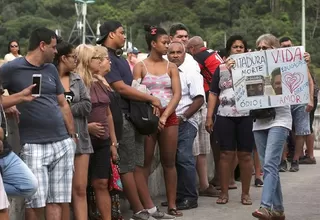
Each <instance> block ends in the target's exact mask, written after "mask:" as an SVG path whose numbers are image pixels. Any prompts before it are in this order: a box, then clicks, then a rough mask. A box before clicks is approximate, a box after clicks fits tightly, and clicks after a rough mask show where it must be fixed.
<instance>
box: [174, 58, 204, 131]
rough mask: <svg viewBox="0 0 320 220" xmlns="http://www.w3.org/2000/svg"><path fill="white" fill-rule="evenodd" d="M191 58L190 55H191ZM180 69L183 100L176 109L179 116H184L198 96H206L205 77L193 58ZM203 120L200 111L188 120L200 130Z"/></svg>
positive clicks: (186, 60) (186, 61) (187, 60)
mask: <svg viewBox="0 0 320 220" xmlns="http://www.w3.org/2000/svg"><path fill="white" fill-rule="evenodd" d="M189 56H190V55H189ZM187 57H188V55H186V59H185V61H184V62H183V63H182V64H181V65H180V66H179V67H178V69H179V75H180V82H181V100H180V102H179V104H178V107H177V109H176V114H177V116H181V115H183V113H184V112H185V111H186V110H187V109H188V108H189V106H190V105H191V104H192V103H193V99H194V98H195V97H197V96H199V95H200V96H203V97H204V96H205V93H204V88H203V77H202V75H201V74H200V68H199V65H198V63H197V62H196V61H195V60H194V59H193V58H192V57H191V56H190V57H191V58H192V60H193V62H192V60H191V59H187ZM200 120H201V115H200V111H198V112H197V113H195V114H194V115H193V116H192V117H190V118H189V119H188V122H190V123H191V124H192V125H193V126H194V127H195V128H197V129H198V127H199V123H200Z"/></svg>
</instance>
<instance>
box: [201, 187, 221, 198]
mask: <svg viewBox="0 0 320 220" xmlns="http://www.w3.org/2000/svg"><path fill="white" fill-rule="evenodd" d="M219 195H220V192H219V190H217V189H216V188H215V187H214V186H213V185H211V184H210V185H209V186H208V188H207V189H205V190H202V191H201V190H200V189H199V196H207V197H219Z"/></svg>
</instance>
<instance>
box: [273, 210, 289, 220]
mask: <svg viewBox="0 0 320 220" xmlns="http://www.w3.org/2000/svg"><path fill="white" fill-rule="evenodd" d="M285 219H286V216H285V214H284V212H283V211H275V210H273V211H272V212H271V220H285Z"/></svg>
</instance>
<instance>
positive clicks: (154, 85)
mask: <svg viewBox="0 0 320 220" xmlns="http://www.w3.org/2000/svg"><path fill="white" fill-rule="evenodd" d="M141 62H142V63H143V65H144V67H145V68H146V71H147V73H146V75H145V76H144V78H143V79H142V82H141V84H143V85H145V86H146V87H147V89H149V90H150V92H151V93H152V95H153V96H155V97H157V98H158V99H159V100H160V102H161V105H162V107H163V108H165V107H167V105H168V104H169V102H170V100H171V99H172V96H173V93H172V85H171V78H170V76H169V74H168V68H169V62H168V64H167V72H166V73H164V74H162V75H160V76H156V75H154V74H152V73H150V72H149V71H148V69H147V66H146V64H145V63H144V62H143V61H141Z"/></svg>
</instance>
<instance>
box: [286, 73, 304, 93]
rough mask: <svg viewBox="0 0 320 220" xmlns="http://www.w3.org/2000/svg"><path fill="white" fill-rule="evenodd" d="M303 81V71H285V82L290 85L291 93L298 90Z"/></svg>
mask: <svg viewBox="0 0 320 220" xmlns="http://www.w3.org/2000/svg"><path fill="white" fill-rule="evenodd" d="M302 82H303V74H302V73H284V74H283V83H284V84H285V85H286V86H287V87H288V89H289V91H290V92H291V94H292V93H293V91H294V90H296V89H297V88H298V87H299V86H300V85H301V83H302Z"/></svg>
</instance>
